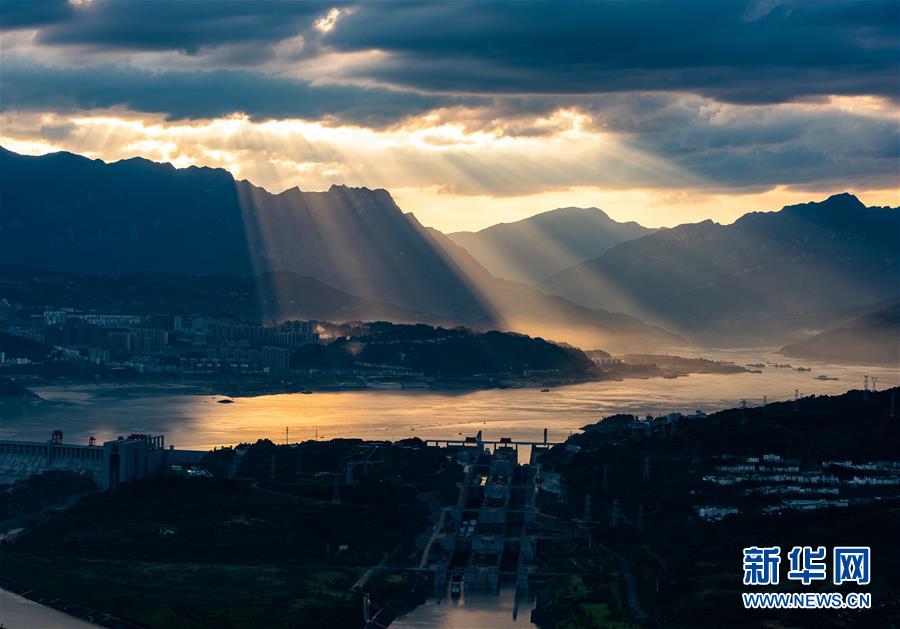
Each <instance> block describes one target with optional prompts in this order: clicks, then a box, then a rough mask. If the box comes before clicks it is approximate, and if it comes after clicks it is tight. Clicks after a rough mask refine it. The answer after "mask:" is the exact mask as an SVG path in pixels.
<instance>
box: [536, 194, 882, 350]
mask: <svg viewBox="0 0 900 629" xmlns="http://www.w3.org/2000/svg"><path fill="white" fill-rule="evenodd" d="M898 257H900V210H898V209H896V208H879V207H866V206H865V205H863V204H862V203H861V202H860V201H859V199H857V198H856V197H854V196H853V195H850V194H839V195H835V196H832V197H830V198H828V199H827V200H825V201H822V202H820V203H806V204H802V205H792V206H788V207H785V208H783V209H782V210H780V211H778V212H753V213H750V214H746V215H744V216H742V217H741V218H740V219H738V220H737V221H736V222H735V223H734V224H732V225H719V224H717V223H714V222H712V221H709V220H707V221H703V222H702V223H696V224H689V225H681V226H679V227H675V228H673V229H665V230H661V231H659V232H657V233H655V234H651V235H649V236H644V237H641V238H638V239H636V240H632V241H628V242H624V243H621V244H619V245H616V246H615V247H613V248H612V249H610V250H609V251H607V252H606V253H604V254H603V255H602V256H600V257H598V258H596V259H595V260H591V261H589V262H585V263H582V264H579V265H576V266H574V267H572V268H569V269H566V270H564V271H562V272H560V273H558V274H556V275H555V276H553V277H551V278H549V279H548V280H547V281H545V282H543V283H542V284H541V287H542V288H543V289H544V290H547V291H548V292H552V293H555V294H559V295H562V296H564V297H568V298H569V299H571V300H573V301H577V302H579V303H583V304H585V305H587V306H593V305H600V304H602V305H603V307H604V308H608V309H611V310H615V311H620V312H628V313H630V314H634V315H636V316H639V317H641V318H643V319H644V320H647V321H652V322H655V323H657V324H659V325H663V326H666V327H667V328H668V329H671V330H674V331H676V332H681V333H685V334H688V335H692V336H694V337H699V338H702V339H705V340H714V341H716V342H724V341H733V342H760V343H773V342H776V343H777V342H779V340H782V339H786V338H791V336H793V337H794V338H796V333H797V331H798V330H802V329H810V327H818V328H819V329H822V327H825V326H827V325H828V324H829V323H832V322H833V321H834V320H835V318H836V317H837V316H838V313H839V311H840V310H841V309H846V308H852V307H857V306H861V305H864V304H871V303H875V302H877V301H880V300H883V299H886V298H889V297H891V296H893V295H895V294H896V293H897V286H898V285H900V265H898Z"/></svg>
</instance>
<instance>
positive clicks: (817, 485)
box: [694, 454, 900, 520]
mask: <svg viewBox="0 0 900 629" xmlns="http://www.w3.org/2000/svg"><path fill="white" fill-rule="evenodd" d="M702 481H703V483H704V484H705V485H706V486H707V487H709V486H712V491H704V492H703V493H705V494H714V495H715V496H716V498H717V502H719V503H720V504H716V505H699V506H695V507H694V510H695V511H696V512H697V515H698V516H699V517H700V518H701V519H704V520H720V519H722V518H723V517H725V516H728V515H732V514H735V513H740V512H741V511H747V510H755V509H757V508H758V509H759V510H760V512H761V513H764V514H772V513H781V512H783V511H790V510H803V511H808V510H814V509H825V508H830V507H848V506H850V505H856V504H864V503H866V502H872V501H875V500H883V499H889V498H900V461H874V462H866V463H854V462H853V461H823V462H821V464H819V465H818V467H815V468H813V469H801V466H800V461H799V460H796V459H786V458H782V457H781V456H779V455H777V454H765V455H763V456H747V457H731V456H722V457H719V459H718V461H717V462H716V464H715V465H714V466H713V469H712V470H711V473H708V474H705V475H704V476H703V477H702ZM754 498H756V499H760V500H762V501H763V504H759V503H758V502H754V501H753V499H754ZM726 502H727V503H730V504H722V503H726Z"/></svg>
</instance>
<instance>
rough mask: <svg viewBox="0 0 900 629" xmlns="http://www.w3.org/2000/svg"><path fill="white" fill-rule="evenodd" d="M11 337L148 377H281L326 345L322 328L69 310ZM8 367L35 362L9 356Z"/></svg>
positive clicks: (37, 319) (65, 358)
mask: <svg viewBox="0 0 900 629" xmlns="http://www.w3.org/2000/svg"><path fill="white" fill-rule="evenodd" d="M6 332H7V333H9V334H12V335H14V336H18V337H21V338H23V339H27V340H30V341H36V342H39V343H43V344H44V345H47V346H49V347H50V348H52V349H53V353H52V360H54V361H58V362H71V363H90V364H95V365H105V366H108V367H111V368H131V369H134V370H136V371H138V372H141V373H175V372H187V373H215V372H238V373H277V372H282V371H285V370H287V369H288V368H289V367H290V359H291V354H292V353H293V352H294V351H295V350H297V349H298V348H300V347H303V346H305V345H311V344H312V345H315V344H318V343H319V342H320V339H319V334H318V333H317V331H316V324H315V323H314V322H310V321H288V322H285V323H280V324H277V325H252V324H248V323H241V322H237V321H234V320H231V319H225V318H216V317H208V316H196V315H194V316H187V315H180V314H163V315H133V314H102V313H100V314H98V313H81V312H76V311H75V310H74V309H70V308H64V309H59V310H47V311H45V312H44V313H43V314H42V315H35V316H32V320H31V323H30V325H28V326H16V327H11V328H10V329H8V330H6ZM3 358H4V360H3V361H0V366H13V365H20V364H28V363H29V362H31V361H30V360H29V359H27V358H20V357H17V358H8V357H6V356H4V357H3Z"/></svg>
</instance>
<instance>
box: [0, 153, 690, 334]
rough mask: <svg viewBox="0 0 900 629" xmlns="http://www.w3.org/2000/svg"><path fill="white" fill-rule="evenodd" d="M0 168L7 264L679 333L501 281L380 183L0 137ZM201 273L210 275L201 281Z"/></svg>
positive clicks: (327, 300) (329, 308)
mask: <svg viewBox="0 0 900 629" xmlns="http://www.w3.org/2000/svg"><path fill="white" fill-rule="evenodd" d="M0 167H2V169H3V173H4V180H5V181H9V182H14V183H13V185H4V186H3V187H2V188H0V205H2V207H3V209H4V211H3V213H2V214H0V251H2V257H0V264H3V265H6V266H12V265H19V266H27V267H42V268H51V269H54V272H55V271H56V270H61V271H78V272H81V273H92V274H97V275H100V274H102V275H105V276H109V275H110V274H116V276H122V275H126V276H131V275H134V274H147V273H150V274H155V275H157V277H156V278H155V279H153V280H152V282H155V286H156V287H160V282H162V283H163V284H166V287H165V288H166V289H167V290H170V291H172V292H176V293H178V299H177V301H179V303H185V302H187V303H196V302H197V300H196V299H194V297H193V296H192V293H193V291H194V290H197V291H199V294H202V295H204V300H207V301H206V303H209V304H210V305H211V306H215V307H216V308H220V307H222V306H225V307H226V308H227V309H228V310H234V309H236V308H241V312H242V315H241V316H250V317H251V318H256V317H257V316H258V317H269V316H280V315H287V316H293V317H305V318H324V319H331V320H346V319H353V318H369V319H371V318H389V319H394V320H399V321H410V320H415V321H422V322H429V323H444V324H446V323H453V324H464V325H469V326H474V327H478V328H480V329H495V328H498V329H504V330H514V331H518V332H523V333H527V334H531V335H543V336H547V337H550V338H556V339H559V340H565V341H568V342H573V343H577V342H580V341H582V340H584V341H586V344H587V345H589V346H592V347H596V346H604V347H607V346H617V347H620V348H633V349H638V348H641V347H647V344H648V343H653V342H655V340H656V339H657V338H659V339H664V340H666V341H667V342H668V343H672V342H674V341H677V340H678V339H677V337H674V336H673V335H671V334H669V333H668V332H666V331H664V330H659V329H657V328H653V327H651V326H647V325H646V324H644V323H642V322H641V321H639V320H637V319H635V318H634V317H628V316H623V315H614V314H610V313H608V312H605V311H599V310H598V311H593V310H590V309H585V308H583V307H581V306H577V305H575V304H573V303H571V302H569V301H567V300H566V299H562V298H559V297H556V296H547V295H545V294H543V293H540V292H539V291H537V290H535V289H533V288H530V287H527V286H525V285H521V284H515V285H513V284H510V283H508V282H505V281H502V280H498V279H497V278H495V277H494V276H492V275H491V274H490V273H489V272H488V271H487V270H485V269H484V268H483V267H482V266H481V265H480V264H478V262H477V261H476V260H475V259H474V258H472V257H471V256H468V255H462V253H461V252H462V250H459V248H458V247H457V246H456V245H454V244H453V243H452V242H451V241H450V240H449V239H448V238H446V237H445V236H443V234H440V232H436V231H434V230H429V229H427V228H425V227H423V226H422V225H421V224H419V223H418V221H416V220H415V217H413V216H412V215H411V214H404V213H403V212H402V211H401V210H400V208H399V207H397V205H396V204H395V203H394V201H393V199H392V198H391V196H390V194H389V193H388V192H387V191H385V190H369V189H366V188H347V187H345V186H332V187H331V189H329V190H328V191H327V192H303V191H301V190H299V189H296V188H294V189H291V190H287V191H285V192H282V193H281V194H277V195H276V194H271V193H269V192H267V191H266V190H263V189H262V188H258V187H256V186H253V185H252V184H250V183H248V182H245V181H240V182H236V181H235V180H234V179H233V177H232V176H231V175H230V174H229V173H228V172H227V171H225V170H221V169H210V168H196V167H190V168H185V169H176V168H174V167H173V166H171V165H169V164H157V163H154V162H151V161H148V160H144V159H139V158H136V159H130V160H123V161H120V162H115V163H110V164H105V163H103V162H101V161H99V160H90V159H87V158H84V157H80V156H77V155H72V154H70V153H55V154H50V155H46V156H42V157H26V156H22V155H17V154H15V153H12V152H10V151H6V150H2V149H0ZM48 182H53V185H47V183H48ZM284 272H287V273H284ZM160 274H168V275H170V276H171V275H172V274H183V275H187V276H194V278H195V279H193V280H188V279H178V280H175V279H173V278H171V277H170V278H169V279H167V280H164V279H161V277H160ZM200 276H204V278H205V280H208V281H209V282H210V285H209V286H202V285H201V284H202V282H201V281H200V280H198V279H196V278H198V277H200ZM226 277H231V278H245V279H244V280H234V279H224V278H226ZM249 278H256V279H249ZM145 280H146V278H143V279H141V280H140V282H141V283H144V282H145ZM205 280H204V281H205ZM110 281H112V282H113V283H114V282H115V280H110ZM185 283H186V284H191V285H193V286H194V287H195V288H193V289H190V290H187V289H186V288H185V286H182V285H183V284H185ZM215 284H219V289H218V290H217V291H212V290H211V288H212V286H213V285H215ZM224 286H229V287H230V289H231V290H230V291H227V292H223V291H222V290H221V288H224ZM107 289H108V287H107ZM107 289H102V288H101V290H107ZM335 289H336V290H335ZM117 290H118V289H117ZM152 290H154V289H153V288H152V287H151V291H152ZM232 291H234V292H236V293H237V296H236V297H237V298H236V299H235V300H233V301H235V302H237V303H224V304H223V303H222V302H230V301H231V300H228V299H223V298H221V296H223V295H225V294H228V293H229V292H232ZM107 292H108V294H112V293H109V291H108V290H107ZM126 292H127V293H128V294H129V295H135V299H137V300H138V301H140V302H147V301H152V299H153V298H152V294H153V293H152V292H151V295H144V294H142V291H126ZM213 293H216V294H218V295H220V297H216V294H213ZM81 298H82V297H79V299H81ZM174 299H175V298H174V297H165V298H163V297H160V298H159V299H158V300H157V301H166V300H169V301H171V300H174ZM253 300H256V301H257V302H258V303H255V302H253ZM201 301H202V300H201ZM244 306H246V307H244ZM182 307H184V308H188V306H182ZM208 309H209V307H206V308H204V309H203V310H204V311H208ZM273 313H275V314H274V315H273ZM307 313H312V314H307ZM575 313H577V316H573V315H575ZM548 323H549V324H550V325H547V324H548Z"/></svg>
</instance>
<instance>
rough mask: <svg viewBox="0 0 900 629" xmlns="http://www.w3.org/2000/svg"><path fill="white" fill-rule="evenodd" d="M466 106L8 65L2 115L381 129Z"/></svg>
mask: <svg viewBox="0 0 900 629" xmlns="http://www.w3.org/2000/svg"><path fill="white" fill-rule="evenodd" d="M447 102H451V103H452V102H459V103H462V102H465V99H454V98H447V97H437V96H427V95H418V94H406V93H402V92H398V91H394V90H387V89H381V88H364V87H356V86H339V85H323V86H313V85H311V84H310V83H308V82H306V81H301V80H296V79H290V78H283V77H275V76H269V75H265V74H258V73H252V72H248V71H243V70H212V71H186V72H176V71H169V72H160V73H157V72H150V71H145V70H138V69H135V68H131V67H127V66H113V65H109V66H96V67H88V68H77V69H75V68H56V67H47V66H40V65H35V64H32V63H28V62H26V61H24V60H21V59H13V58H7V59H5V60H4V64H3V99H2V101H0V105H2V109H3V111H55V112H69V111H82V110H90V109H105V108H112V107H125V108H127V109H130V110H133V111H138V112H149V113H161V114H165V115H166V116H167V118H168V119H170V120H177V119H185V118H215V117H218V116H226V115H230V114H234V113H246V114H247V115H249V116H250V117H251V118H253V119H257V120H259V119H272V118H303V119H312V120H325V121H328V120H334V121H335V122H345V123H353V124H360V125H368V126H374V127H380V126H385V125H390V124H393V123H395V122H397V121H398V120H402V119H403V118H406V117H407V116H410V115H414V114H418V113H422V112H425V111H429V110H431V109H433V108H434V107H436V106H438V105H441V104H444V103H447Z"/></svg>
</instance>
